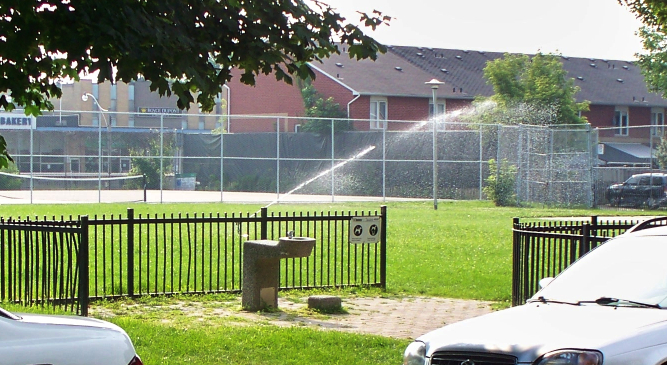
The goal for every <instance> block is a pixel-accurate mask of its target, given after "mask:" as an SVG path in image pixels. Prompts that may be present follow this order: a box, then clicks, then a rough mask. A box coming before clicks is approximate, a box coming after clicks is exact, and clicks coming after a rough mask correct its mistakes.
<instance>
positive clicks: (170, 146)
mask: <svg viewBox="0 0 667 365" xmlns="http://www.w3.org/2000/svg"><path fill="white" fill-rule="evenodd" d="M141 145H142V146H140V147H136V148H132V149H130V156H132V168H131V169H130V175H144V176H145V177H146V188H148V189H160V173H162V177H164V176H166V174H165V173H164V172H165V171H170V170H171V167H172V161H171V159H169V158H166V159H160V156H173V155H174V141H173V139H171V138H170V139H168V140H166V141H164V144H163V146H162V149H161V148H160V139H159V138H158V137H157V136H151V137H150V138H149V139H148V140H147V141H145V142H143V143H141Z"/></svg>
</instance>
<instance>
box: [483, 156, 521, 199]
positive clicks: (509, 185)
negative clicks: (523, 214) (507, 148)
mask: <svg viewBox="0 0 667 365" xmlns="http://www.w3.org/2000/svg"><path fill="white" fill-rule="evenodd" d="M516 173H517V169H516V166H514V165H512V164H510V163H509V162H508V161H507V160H502V162H501V163H500V166H498V163H497V162H496V160H494V159H491V160H489V177H487V178H486V186H485V187H484V189H483V191H484V194H486V196H487V197H489V199H490V200H491V201H493V203H494V204H495V205H496V206H498V207H512V206H517V205H518V202H517V197H516V191H515V181H516Z"/></svg>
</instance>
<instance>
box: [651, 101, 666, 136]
mask: <svg viewBox="0 0 667 365" xmlns="http://www.w3.org/2000/svg"><path fill="white" fill-rule="evenodd" d="M664 134H665V109H664V108H651V135H652V136H658V137H662V136H663V135H664Z"/></svg>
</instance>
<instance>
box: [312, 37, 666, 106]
mask: <svg viewBox="0 0 667 365" xmlns="http://www.w3.org/2000/svg"><path fill="white" fill-rule="evenodd" d="M503 56H504V53H500V52H483V51H472V50H457V49H439V48H425V47H407V46H389V47H388V51H387V53H385V54H381V55H379V56H378V59H377V61H370V60H361V61H356V60H352V59H350V58H349V57H348V54H347V53H346V52H342V53H341V54H340V55H333V56H331V57H330V58H329V59H326V60H324V62H323V63H322V64H313V66H314V67H316V68H317V69H319V70H320V71H322V72H323V73H325V74H327V75H328V76H329V77H331V78H332V79H335V80H337V81H338V82H339V83H341V84H343V85H344V86H345V87H347V88H348V89H350V90H353V91H355V92H357V93H358V94H361V95H386V96H417V97H428V96H430V95H431V90H430V88H429V87H428V86H425V85H424V82H426V81H429V80H431V79H433V78H436V79H438V80H440V81H443V82H445V85H444V86H442V87H440V89H439V90H438V95H439V96H440V97H447V98H451V99H473V98H474V97H475V96H478V95H482V96H491V95H492V94H493V88H492V87H491V85H489V84H487V83H486V79H485V78H484V72H483V70H484V67H486V63H487V62H488V61H491V60H495V59H497V58H502V57H503ZM561 62H562V63H563V68H564V69H565V70H566V71H567V72H568V75H569V76H570V77H571V78H573V79H574V80H575V85H576V86H579V87H580V89H581V91H580V92H579V93H577V95H576V98H577V100H578V101H583V100H588V101H590V102H591V103H592V104H596V105H627V106H632V105H643V106H647V107H648V106H659V107H667V99H665V98H663V97H662V96H661V95H660V94H658V93H654V92H649V91H648V88H647V86H646V82H645V81H644V76H643V75H642V74H641V71H640V69H639V67H638V66H637V65H635V64H634V63H633V62H630V61H622V60H602V59H594V58H576V57H564V56H561ZM397 68H400V69H397Z"/></svg>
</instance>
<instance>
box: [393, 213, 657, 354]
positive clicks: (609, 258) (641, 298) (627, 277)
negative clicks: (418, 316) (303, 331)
mask: <svg viewBox="0 0 667 365" xmlns="http://www.w3.org/2000/svg"><path fill="white" fill-rule="evenodd" d="M663 222H664V221H663ZM654 224H655V221H647V222H645V223H643V224H640V225H638V226H636V227H634V228H633V229H631V230H629V231H628V232H627V233H625V234H623V235H621V236H619V237H617V238H614V239H612V240H609V241H607V242H606V243H604V244H603V245H601V246H600V247H598V248H596V249H594V250H593V251H591V252H589V253H588V254H587V255H585V256H584V257H582V258H581V259H580V260H578V261H577V262H575V263H574V264H573V265H571V266H570V267H569V268H567V269H566V270H565V271H563V272H562V273H561V274H560V275H558V276H557V277H556V278H555V279H550V278H548V279H546V280H545V279H543V280H542V282H541V284H542V285H543V287H542V289H541V290H540V291H539V292H538V293H536V294H535V295H534V296H533V297H532V298H531V299H529V300H528V301H527V303H526V304H524V305H521V306H517V307H514V308H510V309H506V310H502V311H498V312H494V313H491V314H488V315H485V316H481V317H477V318H473V319H469V320H465V321H461V322H458V323H455V324H451V325H448V326H445V327H442V328H440V329H438V330H435V331H432V332H430V333H427V334H425V335H423V336H421V337H419V338H417V339H416V340H415V341H414V342H413V343H412V344H410V345H409V346H408V347H407V349H406V350H405V353H404V360H403V364H405V365H425V364H428V365H436V364H447V365H495V364H531V365H565V364H579V365H602V364H604V365H621V364H623V365H630V364H632V365H665V364H667V227H657V226H655V225H654Z"/></svg>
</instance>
